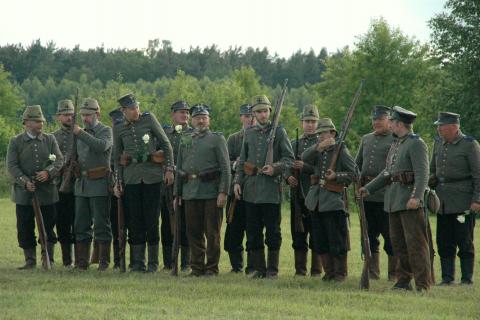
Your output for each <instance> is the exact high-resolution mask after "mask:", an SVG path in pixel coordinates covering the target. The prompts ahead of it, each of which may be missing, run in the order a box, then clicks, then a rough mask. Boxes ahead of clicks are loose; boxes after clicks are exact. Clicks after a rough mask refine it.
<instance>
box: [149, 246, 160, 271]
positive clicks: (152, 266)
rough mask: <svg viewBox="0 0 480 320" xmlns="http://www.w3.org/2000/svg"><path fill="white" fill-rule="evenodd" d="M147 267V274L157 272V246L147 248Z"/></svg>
mask: <svg viewBox="0 0 480 320" xmlns="http://www.w3.org/2000/svg"><path fill="white" fill-rule="evenodd" d="M147 249H148V250H147V251H148V267H147V272H157V270H158V244H155V245H151V246H150V245H149V246H148V248H147Z"/></svg>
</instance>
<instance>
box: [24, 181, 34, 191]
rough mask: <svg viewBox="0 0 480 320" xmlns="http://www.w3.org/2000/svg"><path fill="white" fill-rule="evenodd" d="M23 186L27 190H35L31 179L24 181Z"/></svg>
mask: <svg viewBox="0 0 480 320" xmlns="http://www.w3.org/2000/svg"><path fill="white" fill-rule="evenodd" d="M25 188H27V190H28V191H30V192H35V183H33V182H32V181H27V182H26V183H25Z"/></svg>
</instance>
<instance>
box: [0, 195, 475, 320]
mask: <svg viewBox="0 0 480 320" xmlns="http://www.w3.org/2000/svg"><path fill="white" fill-rule="evenodd" d="M431 221H432V225H433V227H434V225H435V218H431ZM351 224H352V226H351V243H352V251H351V252H350V253H349V277H348V280H347V281H346V282H345V283H342V284H336V283H324V282H322V281H321V280H320V279H317V278H315V279H312V278H310V277H306V278H297V277H293V272H294V270H293V251H292V249H291V239H290V227H289V219H288V215H287V212H286V210H284V215H283V221H282V231H283V233H282V234H283V245H282V250H281V258H280V276H279V278H278V279H277V280H267V279H264V280H250V279H247V278H246V277H245V276H243V275H237V274H230V273H229V270H230V269H229V264H228V257H227V255H226V253H225V252H222V257H221V263H220V275H219V276H218V277H216V278H187V277H185V276H184V275H183V276H181V277H179V278H178V279H177V278H172V277H171V276H170V275H169V274H168V273H164V272H158V273H156V274H130V273H126V274H119V273H117V272H114V271H113V270H109V271H107V272H103V273H99V272H97V271H96V270H95V269H92V270H89V271H87V272H77V271H70V270H66V269H64V268H62V267H60V266H58V264H57V266H56V267H55V269H54V270H53V271H52V272H44V271H42V270H40V269H37V270H35V271H18V270H16V267H18V266H20V265H21V264H22V263H23V254H22V251H21V249H20V248H18V246H17V240H16V230H15V213H14V206H13V204H12V203H11V202H10V201H9V200H8V199H2V200H0V226H1V229H0V238H1V242H0V319H47V318H48V319H67V318H68V319H156V318H165V319H171V318H178V319H191V318H197V319H212V318H223V319H226V318H228V319H245V318H250V319H278V318H289V319H306V318H315V319H462V320H463V319H480V289H479V283H480V273H479V271H478V269H479V264H478V262H477V263H476V267H477V268H476V269H477V270H476V274H475V278H476V279H477V283H476V284H475V285H473V286H471V287H463V286H453V287H450V288H443V287H433V288H432V290H430V292H428V293H425V294H418V293H416V292H397V291H392V290H390V287H391V286H392V283H390V282H387V281H386V280H379V281H372V282H371V289H370V291H369V292H365V291H360V290H358V282H359V275H360V271H361V266H362V261H361V258H360V253H359V251H360V250H359V236H358V234H359V228H358V218H357V216H356V215H352V217H351ZM477 230H478V229H477ZM477 234H478V232H477ZM476 244H477V248H478V247H479V246H478V245H479V244H480V243H479V241H478V237H477V239H476ZM38 255H39V254H38ZM55 259H56V260H57V262H58V261H60V252H59V249H58V248H56V255H55ZM435 263H436V273H437V280H438V278H439V275H440V273H439V272H440V271H439V270H440V267H439V262H438V258H437V259H436V261H435ZM381 267H382V270H381V271H382V278H383V279H385V275H386V256H385V255H384V254H383V253H382V265H381ZM457 270H459V268H458V266H457ZM457 278H458V275H457Z"/></svg>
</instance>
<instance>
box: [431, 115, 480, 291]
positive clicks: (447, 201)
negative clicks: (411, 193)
mask: <svg viewBox="0 0 480 320" xmlns="http://www.w3.org/2000/svg"><path fill="white" fill-rule="evenodd" d="M435 124H436V125H444V124H458V125H459V124H460V116H459V115H458V114H454V113H447V112H442V113H440V114H439V119H438V120H437V121H436V122H435ZM430 174H431V182H432V188H435V190H436V193H437V194H438V197H439V198H440V210H439V213H438V215H437V247H438V253H439V255H440V259H441V266H442V284H451V283H452V282H453V281H454V279H455V254H456V253H457V247H458V257H459V258H460V267H461V271H462V278H461V283H463V284H471V283H472V276H473V266H474V257H475V248H474V245H473V233H474V227H475V212H472V211H470V205H471V203H474V202H476V203H480V146H479V144H478V142H477V141H476V140H475V139H474V138H473V137H470V136H466V135H464V134H463V133H462V132H461V131H460V130H459V131H458V135H457V137H456V138H455V139H454V140H453V141H452V142H447V141H446V140H444V139H442V138H440V137H437V138H436V139H435V144H434V147H433V155H432V160H431V162H430Z"/></svg>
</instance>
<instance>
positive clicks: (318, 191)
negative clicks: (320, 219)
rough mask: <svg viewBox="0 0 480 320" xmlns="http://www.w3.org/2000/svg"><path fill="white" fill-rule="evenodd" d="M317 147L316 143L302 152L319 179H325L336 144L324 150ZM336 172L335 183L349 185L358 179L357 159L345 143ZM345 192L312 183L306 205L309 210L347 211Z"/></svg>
mask: <svg viewBox="0 0 480 320" xmlns="http://www.w3.org/2000/svg"><path fill="white" fill-rule="evenodd" d="M316 147H317V146H316V144H314V145H312V146H311V147H309V148H308V149H307V150H305V152H303V154H302V160H303V161H304V162H306V163H308V164H310V165H312V166H313V167H314V174H315V175H316V176H318V177H319V181H322V180H323V181H325V173H326V172H327V169H328V167H329V165H330V161H331V158H332V156H333V152H334V150H335V146H330V147H329V148H327V149H326V150H324V151H322V152H318V151H317V150H316ZM335 173H336V174H337V177H336V179H335V181H334V182H335V183H339V184H344V185H348V184H350V183H351V182H352V181H353V180H354V179H356V176H357V168H356V165H355V161H354V160H353V158H352V156H351V155H350V152H349V151H348V149H347V147H346V146H345V145H342V149H341V150H340V154H339V155H338V159H337V163H336V166H335ZM343 192H345V191H343ZM343 192H332V191H329V190H327V189H325V188H324V187H323V186H321V185H320V184H314V185H311V186H310V189H309V191H308V194H307V197H306V198H305V206H306V207H307V208H308V210H310V211H316V212H328V211H339V210H343V211H347V209H346V207H345V203H344V200H343Z"/></svg>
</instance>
